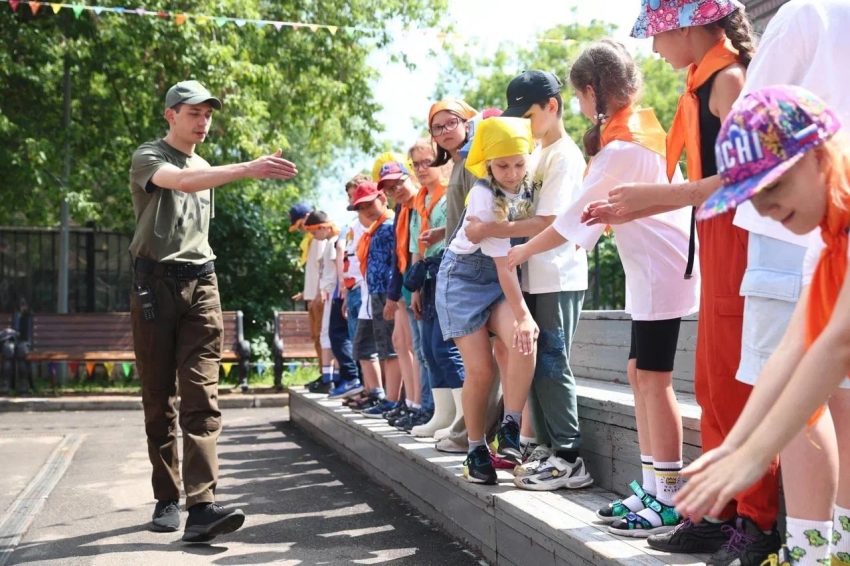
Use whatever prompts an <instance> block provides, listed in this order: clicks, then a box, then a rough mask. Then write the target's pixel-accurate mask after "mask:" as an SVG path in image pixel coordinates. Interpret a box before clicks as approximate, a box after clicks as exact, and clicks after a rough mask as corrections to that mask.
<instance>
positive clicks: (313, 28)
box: [307, 24, 319, 33]
mask: <svg viewBox="0 0 850 566" xmlns="http://www.w3.org/2000/svg"><path fill="white" fill-rule="evenodd" d="M307 27H308V28H310V31H312V32H313V33H316V32H317V31H318V30H319V26H317V25H316V24H310V25H308V26H307Z"/></svg>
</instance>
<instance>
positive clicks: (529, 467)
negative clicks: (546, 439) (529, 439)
mask: <svg viewBox="0 0 850 566" xmlns="http://www.w3.org/2000/svg"><path fill="white" fill-rule="evenodd" d="M551 455H552V449H551V448H549V447H548V446H546V445H545V444H538V445H537V446H535V447H534V450H532V451H531V454H529V455H528V458H527V459H526V460H525V462H523V463H522V464H519V465H518V466H516V467H515V468H514V476H516V477H519V476H528V475H531V474H533V473H536V472H537V467H538V466H539V465H540V464H541V463H542V462H543V461H545V460H546V459H547V458H548V457H549V456H551Z"/></svg>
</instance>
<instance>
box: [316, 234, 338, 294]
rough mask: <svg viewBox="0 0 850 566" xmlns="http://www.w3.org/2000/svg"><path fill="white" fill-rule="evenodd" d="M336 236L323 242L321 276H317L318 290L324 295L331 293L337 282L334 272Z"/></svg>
mask: <svg viewBox="0 0 850 566" xmlns="http://www.w3.org/2000/svg"><path fill="white" fill-rule="evenodd" d="M337 239H338V236H331V237H330V238H328V239H327V240H325V250H324V252H323V253H322V261H321V269H320V272H321V274H320V275H319V289H320V290H322V291H324V292H325V293H333V292H334V289H336V285H337V283H338V282H339V279H338V278H337V272H336V241H337Z"/></svg>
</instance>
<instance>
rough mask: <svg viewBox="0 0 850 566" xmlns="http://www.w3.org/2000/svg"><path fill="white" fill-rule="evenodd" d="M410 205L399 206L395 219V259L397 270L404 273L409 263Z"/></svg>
mask: <svg viewBox="0 0 850 566" xmlns="http://www.w3.org/2000/svg"><path fill="white" fill-rule="evenodd" d="M412 204H413V203H411V202H410V201H408V203H407V204H400V205H399V207H398V217H396V219H395V257H396V265H398V270H399V271H400V272H401V273H404V272H405V270H407V264H409V263H410V251H409V250H410V210H411V208H410V207H411V205H412Z"/></svg>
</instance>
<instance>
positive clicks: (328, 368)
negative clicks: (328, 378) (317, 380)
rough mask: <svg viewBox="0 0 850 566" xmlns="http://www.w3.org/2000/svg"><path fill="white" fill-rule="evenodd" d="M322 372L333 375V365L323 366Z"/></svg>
mask: <svg viewBox="0 0 850 566" xmlns="http://www.w3.org/2000/svg"><path fill="white" fill-rule="evenodd" d="M323 373H324V374H325V375H333V374H334V365H333V364H330V365H327V366H325V367H324V371H323Z"/></svg>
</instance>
